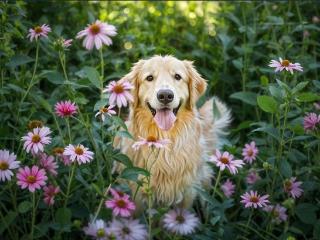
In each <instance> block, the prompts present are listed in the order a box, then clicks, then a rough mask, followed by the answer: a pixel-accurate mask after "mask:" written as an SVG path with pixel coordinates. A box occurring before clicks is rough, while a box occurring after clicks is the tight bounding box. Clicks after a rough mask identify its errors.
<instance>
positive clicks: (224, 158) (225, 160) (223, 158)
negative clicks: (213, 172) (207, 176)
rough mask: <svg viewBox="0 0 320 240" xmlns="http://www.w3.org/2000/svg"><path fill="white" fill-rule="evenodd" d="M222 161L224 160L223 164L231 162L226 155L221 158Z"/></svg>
mask: <svg viewBox="0 0 320 240" xmlns="http://www.w3.org/2000/svg"><path fill="white" fill-rule="evenodd" d="M220 162H222V163H223V164H228V163H229V159H228V158H226V157H222V158H220Z"/></svg>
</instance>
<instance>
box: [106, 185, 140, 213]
mask: <svg viewBox="0 0 320 240" xmlns="http://www.w3.org/2000/svg"><path fill="white" fill-rule="evenodd" d="M111 194H112V195H113V199H111V200H107V201H106V202H105V205H106V207H107V208H111V209H112V213H113V215H114V216H121V217H130V216H131V214H132V212H133V211H134V210H135V209H136V206H135V204H134V202H132V201H131V200H130V199H129V198H130V196H129V195H128V194H125V193H121V194H120V193H119V192H115V191H114V190H112V192H111Z"/></svg>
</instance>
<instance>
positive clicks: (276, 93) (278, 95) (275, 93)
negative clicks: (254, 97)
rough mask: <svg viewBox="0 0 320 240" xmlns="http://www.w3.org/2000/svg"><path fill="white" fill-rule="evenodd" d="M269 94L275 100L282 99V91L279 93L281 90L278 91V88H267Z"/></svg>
mask: <svg viewBox="0 0 320 240" xmlns="http://www.w3.org/2000/svg"><path fill="white" fill-rule="evenodd" d="M269 92H270V94H271V95H272V96H273V97H275V98H277V99H282V98H283V94H282V91H281V89H279V87H276V86H269Z"/></svg>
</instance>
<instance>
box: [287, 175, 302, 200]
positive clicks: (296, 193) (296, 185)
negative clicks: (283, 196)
mask: <svg viewBox="0 0 320 240" xmlns="http://www.w3.org/2000/svg"><path fill="white" fill-rule="evenodd" d="M301 184H302V182H296V178H295V177H292V178H290V179H287V180H285V181H284V191H285V192H287V193H289V194H290V195H291V196H292V197H293V198H299V197H300V196H301V195H302V193H303V190H302V189H301V188H300V186H301Z"/></svg>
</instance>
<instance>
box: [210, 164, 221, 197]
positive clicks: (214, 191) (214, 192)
mask: <svg viewBox="0 0 320 240" xmlns="http://www.w3.org/2000/svg"><path fill="white" fill-rule="evenodd" d="M220 178H221V171H220V170H219V173H218V177H217V180H216V184H215V185H214V189H213V193H212V197H213V198H214V195H215V194H216V191H217V187H218V184H219V182H220Z"/></svg>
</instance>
